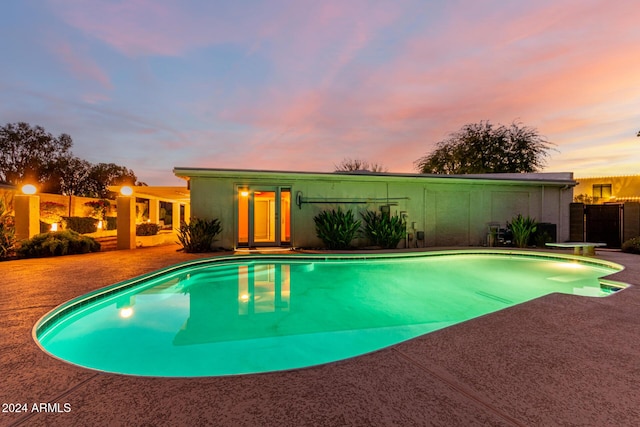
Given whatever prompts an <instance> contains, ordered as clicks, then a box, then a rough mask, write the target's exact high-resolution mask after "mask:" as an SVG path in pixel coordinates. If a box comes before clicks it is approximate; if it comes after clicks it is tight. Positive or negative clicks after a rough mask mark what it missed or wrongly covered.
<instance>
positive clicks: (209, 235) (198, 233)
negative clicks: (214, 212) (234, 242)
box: [177, 218, 222, 253]
mask: <svg viewBox="0 0 640 427" xmlns="http://www.w3.org/2000/svg"><path fill="white" fill-rule="evenodd" d="M177 232H178V240H179V241H180V244H181V245H182V247H183V249H184V251H185V252H192V253H195V252H210V251H211V250H212V249H213V242H215V241H216V237H217V236H218V234H220V233H221V232H222V226H221V225H220V220H218V219H217V218H215V219H211V220H208V219H201V218H192V219H191V222H189V224H187V223H186V222H183V223H182V224H180V228H179V229H178V230H177Z"/></svg>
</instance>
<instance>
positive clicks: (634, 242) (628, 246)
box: [621, 237, 640, 254]
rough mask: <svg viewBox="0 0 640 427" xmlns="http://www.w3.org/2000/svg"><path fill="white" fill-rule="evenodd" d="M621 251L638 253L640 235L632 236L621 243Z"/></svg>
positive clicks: (639, 252)
mask: <svg viewBox="0 0 640 427" xmlns="http://www.w3.org/2000/svg"><path fill="white" fill-rule="evenodd" d="M621 249H622V252H626V253H629V254H640V237H634V238H633V239H629V240H627V241H625V242H624V243H622V248H621Z"/></svg>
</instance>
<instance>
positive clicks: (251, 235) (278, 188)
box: [234, 184, 292, 248]
mask: <svg viewBox="0 0 640 427" xmlns="http://www.w3.org/2000/svg"><path fill="white" fill-rule="evenodd" d="M287 190H288V192H289V198H291V193H292V192H291V186H290V185H240V184H236V185H235V201H236V202H235V206H234V217H235V219H236V221H235V223H236V226H235V230H234V241H235V246H236V247H242V248H244V247H249V248H253V247H258V246H260V247H275V246H278V247H282V246H284V247H287V246H291V240H292V237H291V236H289V241H283V240H282V221H281V218H282V215H288V216H289V224H291V202H290V203H289V208H288V212H283V207H282V193H283V191H287ZM241 191H248V192H249V194H248V196H246V197H248V212H247V222H248V224H247V230H248V241H247V242H240V241H239V227H240V219H239V218H240V213H239V209H240V205H239V201H238V198H239V197H241V196H240V192H241ZM261 191H262V192H273V193H274V195H275V203H274V209H275V213H274V216H275V218H274V221H275V224H274V230H275V231H274V239H273V241H268V242H256V241H255V193H256V192H261Z"/></svg>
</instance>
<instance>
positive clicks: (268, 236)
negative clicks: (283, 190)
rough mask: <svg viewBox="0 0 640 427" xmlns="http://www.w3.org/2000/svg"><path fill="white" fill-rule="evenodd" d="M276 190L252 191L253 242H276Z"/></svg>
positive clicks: (267, 243)
mask: <svg viewBox="0 0 640 427" xmlns="http://www.w3.org/2000/svg"><path fill="white" fill-rule="evenodd" d="M276 218H277V213H276V192H275V191H254V192H253V242H254V243H256V244H263V245H264V244H266V245H275V244H276V243H277V235H276V225H277V221H276Z"/></svg>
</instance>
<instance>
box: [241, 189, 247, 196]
mask: <svg viewBox="0 0 640 427" xmlns="http://www.w3.org/2000/svg"><path fill="white" fill-rule="evenodd" d="M240 195H241V196H242V197H247V196H248V195H249V192H248V191H247V190H242V191H241V192H240Z"/></svg>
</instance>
